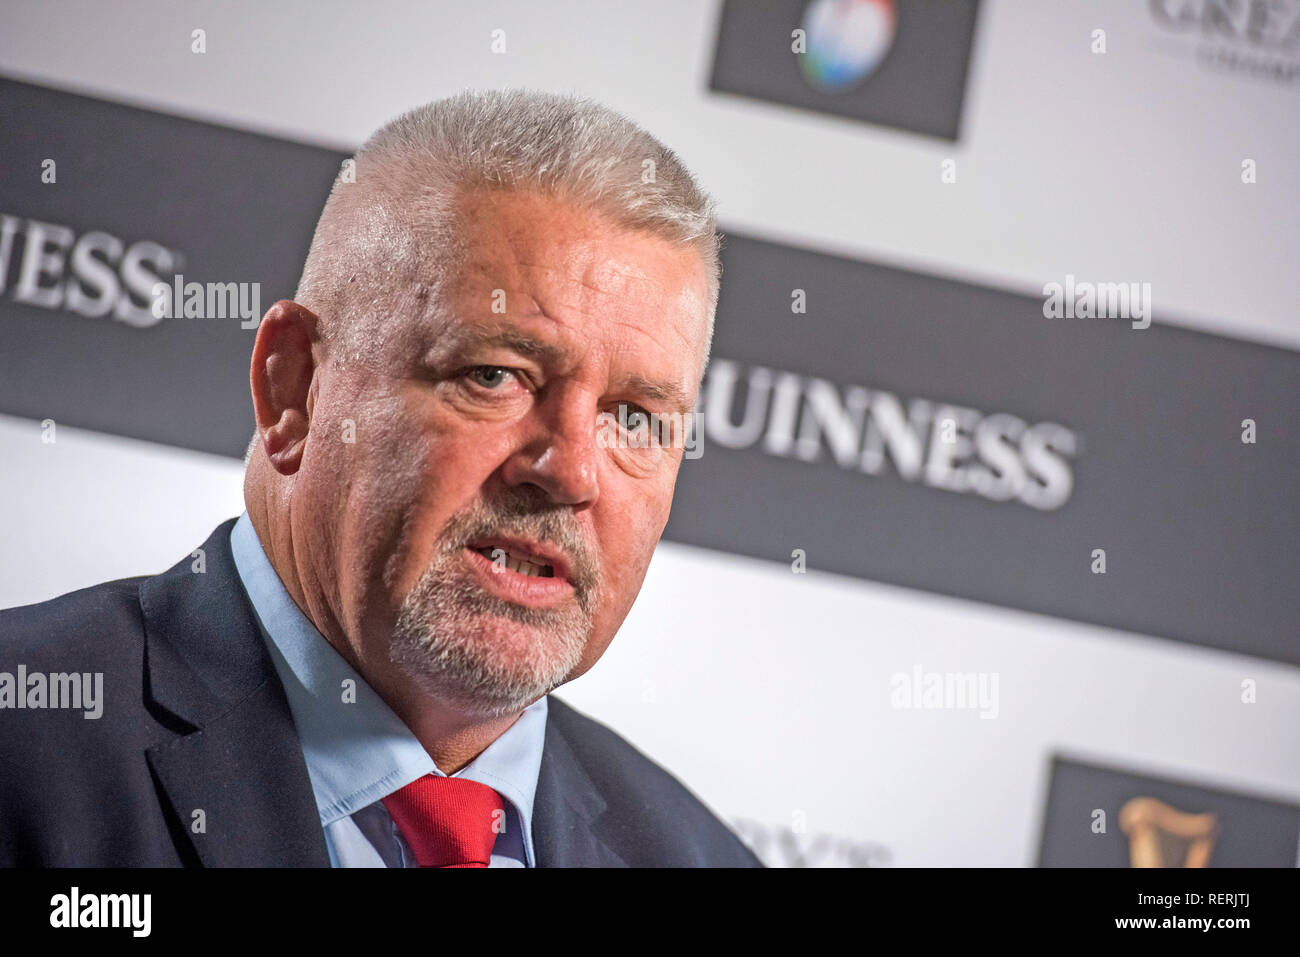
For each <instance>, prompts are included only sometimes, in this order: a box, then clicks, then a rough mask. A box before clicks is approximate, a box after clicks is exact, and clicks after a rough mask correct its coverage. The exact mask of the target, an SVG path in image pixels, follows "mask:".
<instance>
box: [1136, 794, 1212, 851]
mask: <svg viewBox="0 0 1300 957" xmlns="http://www.w3.org/2000/svg"><path fill="white" fill-rule="evenodd" d="M1119 826H1120V830H1122V831H1123V832H1124V833H1125V834H1126V835H1128V846H1129V861H1130V863H1131V864H1132V866H1133V867H1208V866H1209V864H1210V852H1211V851H1213V850H1214V839H1215V837H1216V836H1218V833H1219V824H1218V819H1217V817H1216V816H1215V815H1214V814H1187V813H1185V812H1183V811H1179V810H1177V809H1175V808H1172V807H1170V806H1169V805H1168V804H1165V803H1164V802H1163V801H1157V800H1156V799H1155V798H1153V797H1135V798H1133V799H1132V800H1130V801H1128V802H1126V803H1125V804H1124V806H1123V807H1122V808H1120V811H1119Z"/></svg>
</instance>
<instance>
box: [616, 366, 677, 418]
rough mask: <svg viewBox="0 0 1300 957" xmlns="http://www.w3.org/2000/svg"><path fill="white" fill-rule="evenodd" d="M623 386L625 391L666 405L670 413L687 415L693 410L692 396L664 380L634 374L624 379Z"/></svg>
mask: <svg viewBox="0 0 1300 957" xmlns="http://www.w3.org/2000/svg"><path fill="white" fill-rule="evenodd" d="M622 384H623V389H624V390H627V391H630V392H633V393H636V394H637V395H642V396H645V397H646V398H647V399H653V400H655V401H657V402H662V403H664V404H666V405H667V406H668V409H669V411H670V412H680V413H681V414H682V415H685V414H686V413H688V412H690V411H691V410H692V408H693V403H692V402H691V398H690V396H688V395H687V394H686V391H685V390H684V389H683V388H682V387H681V386H679V385H677V384H676V383H674V382H668V381H666V380H663V379H648V378H646V377H645V376H643V375H638V374H636V373H633V374H632V375H629V376H627V377H626V378H624V379H623V383H622Z"/></svg>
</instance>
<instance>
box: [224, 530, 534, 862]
mask: <svg viewBox="0 0 1300 957" xmlns="http://www.w3.org/2000/svg"><path fill="white" fill-rule="evenodd" d="M230 545H231V550H232V552H233V553H234V558H235V567H236V569H237V570H238V572H239V577H240V579H241V580H242V581H243V584H244V589H245V591H247V592H248V597H249V599H250V601H251V602H252V604H253V610H254V611H255V612H256V613H257V617H258V620H259V621H260V623H261V625H262V634H263V638H264V639H266V644H267V648H268V649H269V650H270V653H271V658H272V661H273V662H274V664H275V669H276V672H277V673H278V674H279V677H280V681H281V683H282V684H283V685H284V690H285V695H286V696H287V697H288V699H289V708H290V710H291V711H292V712H293V720H294V724H295V725H296V726H297V729H298V737H299V739H300V740H301V742H302V751H303V756H304V757H305V758H306V761H307V773H308V775H309V776H310V777H311V785H312V791H313V792H314V794H315V797H316V809H317V811H318V812H319V813H320V820H321V825H322V826H328V825H330V824H331V823H333V822H334V821H337V820H339V819H340V818H343V817H347V816H349V815H351V814H353V813H355V812H356V811H358V810H360V809H361V808H363V807H366V806H367V805H369V804H372V803H374V802H375V801H377V800H379V799H380V798H382V797H386V796H387V795H389V794H391V793H392V792H394V791H396V790H398V789H399V788H401V787H404V786H405V785H407V784H410V783H411V782H412V781H414V780H415V779H416V778H419V777H422V776H424V775H425V774H435V775H438V776H445V775H443V772H442V771H440V770H438V767H437V766H436V765H435V764H434V763H433V759H432V758H430V757H429V755H428V753H427V752H426V751H425V750H424V748H423V747H422V746H421V745H420V742H419V741H418V740H416V738H415V735H413V734H412V733H411V731H410V729H409V728H407V727H406V725H405V724H404V723H403V722H402V720H401V719H400V718H399V717H397V715H396V714H394V713H393V710H392V709H391V708H390V707H389V706H388V705H387V704H386V703H385V702H384V700H383V699H382V698H380V697H379V695H378V694H376V693H375V691H374V690H373V689H372V688H371V687H370V686H369V685H368V684H367V683H366V682H365V679H363V678H362V677H361V676H360V675H359V674H358V673H357V672H356V671H355V670H353V668H352V667H351V666H350V665H349V664H348V663H347V662H346V661H345V660H344V659H343V657H342V656H341V655H340V654H339V653H338V652H337V651H335V650H334V648H333V646H331V645H330V643H329V642H328V641H326V640H325V637H324V636H323V635H322V634H321V633H320V632H319V631H318V630H317V629H316V627H315V625H313V624H312V623H311V621H310V620H309V619H308V618H307V616H306V615H304V614H303V613H302V611H301V609H299V608H298V606H297V605H296V604H295V603H294V601H293V599H292V598H290V597H289V593H288V592H287V591H285V588H284V584H283V583H282V582H281V581H280V577H279V575H277V574H276V571H275V568H274V567H273V566H272V565H271V562H270V560H269V559H268V558H267V557H266V553H265V551H264V550H263V549H262V543H261V541H260V540H259V539H258V537H257V532H256V531H255V530H254V528H253V523H252V521H251V520H250V519H249V517H248V513H247V512H244V513H243V514H242V515H241V516H240V517H239V520H238V521H237V522H235V526H234V528H233V529H232V530H231V533H230ZM545 734H546V696H545V695H543V696H542V697H541V698H539V699H538V700H537V701H535V702H533V703H532V704H531V705H529V706H528V707H527V708H526V709H525V710H524V712H523V713H522V714H521V715H520V716H519V718H518V720H516V721H515V723H514V724H512V725H511V726H510V727H509V728H508V729H507V730H506V731H505V733H503V734H502V735H501V736H500V737H498V738H497V739H496V740H495V741H493V742H492V743H491V744H490V745H489V746H488V747H487V749H486V750H485V751H483V753H482V754H480V755H479V756H478V757H477V758H475V759H474V760H473V761H472V762H470V763H469V764H468V765H467V766H466V767H464V768H462V769H461V770H460V771H459V772H457V773H456V774H455V775H454V776H455V777H463V778H468V779H469V780H471V781H477V782H478V783H480V784H486V785H487V786H488V787H491V788H493V789H495V790H496V791H497V793H499V794H500V795H501V796H502V797H503V798H505V799H506V800H508V801H510V802H511V803H512V804H514V806H515V810H516V811H518V813H519V818H520V827H521V829H522V831H523V836H524V845H525V847H527V848H528V849H529V850H528V853H529V856H530V857H531V856H532V846H533V845H532V835H531V827H532V817H533V798H534V795H535V793H536V791H537V775H538V771H539V770H540V768H541V763H542V748H543V745H544V742H545Z"/></svg>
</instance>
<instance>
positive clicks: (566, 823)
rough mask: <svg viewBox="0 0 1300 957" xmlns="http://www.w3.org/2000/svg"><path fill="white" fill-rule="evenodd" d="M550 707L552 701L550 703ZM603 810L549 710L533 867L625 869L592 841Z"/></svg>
mask: <svg viewBox="0 0 1300 957" xmlns="http://www.w3.org/2000/svg"><path fill="white" fill-rule="evenodd" d="M554 701H555V699H551V703H554ZM605 807H606V804H605V799H604V798H603V797H601V795H600V792H599V791H598V790H597V789H596V786H595V784H594V783H592V780H591V778H590V777H589V776H588V775H587V772H586V771H584V770H583V768H582V765H581V763H579V761H578V758H577V755H575V754H574V753H573V748H572V747H571V745H570V744H569V741H568V739H566V738H565V736H564V734H563V733H562V732H561V731H560V729H559V727H558V726H557V725H556V723H555V720H554V718H553V717H552V713H551V709H550V708H548V709H547V718H546V743H545V745H544V747H543V749H542V766H541V769H540V770H539V771H538V775H537V794H536V796H535V797H534V798H533V849H534V851H535V852H536V854H537V866H538V867H627V863H626V862H625V861H624V860H623V859H622V858H621V857H619V856H618V854H617V853H615V852H614V850H613V849H611V848H610V847H609V846H608V845H607V844H606V843H605V842H604V841H602V840H601V839H600V838H599V837H597V835H596V832H595V827H596V823H597V821H598V820H599V818H600V816H601V815H602V814H604V813H605Z"/></svg>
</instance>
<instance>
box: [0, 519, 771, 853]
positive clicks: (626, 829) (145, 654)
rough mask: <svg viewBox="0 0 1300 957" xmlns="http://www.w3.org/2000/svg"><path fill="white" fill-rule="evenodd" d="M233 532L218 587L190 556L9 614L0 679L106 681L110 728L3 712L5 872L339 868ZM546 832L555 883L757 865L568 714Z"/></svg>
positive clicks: (567, 710)
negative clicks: (590, 870)
mask: <svg viewBox="0 0 1300 957" xmlns="http://www.w3.org/2000/svg"><path fill="white" fill-rule="evenodd" d="M233 524H234V520H233V519H231V520H230V521H227V522H224V523H223V524H221V525H220V526H218V527H217V529H216V531H214V532H213V533H212V535H211V536H210V537H209V538H208V540H207V541H206V542H205V543H204V544H203V546H202V548H203V551H204V558H205V562H206V570H205V571H204V572H203V573H198V572H195V571H194V570H193V569H192V567H191V566H192V563H193V559H192V558H189V557H187V558H185V559H183V560H182V561H180V562H179V563H177V564H176V565H175V566H174V567H173V568H171V569H170V570H168V571H166V572H164V573H163V574H161V575H156V576H153V577H140V578H129V579H123V580H121V581H115V582H107V583H105V584H102V585H95V586H93V587H91V588H85V589H82V590H81V591H76V592H71V593H69V594H66V595H62V596H60V597H58V598H54V599H52V600H50V601H47V602H43V603H41V604H37V605H28V606H26V607H22V608H13V609H9V610H6V611H0V671H3V672H9V673H11V674H15V673H16V669H17V666H18V665H20V664H21V665H26V669H27V673H28V674H29V675H30V674H32V673H36V672H43V673H47V674H48V673H57V672H81V673H84V672H91V673H94V672H103V675H104V678H103V714H102V716H101V717H99V718H98V719H94V720H87V719H86V718H85V717H84V712H83V711H80V710H71V709H66V710H54V709H49V710H32V709H23V710H10V709H7V708H6V709H3V710H0V866H10V867H12V866H114V867H167V866H182V865H188V866H208V867H232V866H277V867H278V866H284V867H294V866H297V867H327V866H329V858H328V854H327V852H326V849H325V837H324V833H323V831H322V829H321V824H320V818H319V816H318V814H317V811H316V802H315V800H314V799H313V796H312V788H311V782H310V780H309V778H308V776H307V765H306V762H305V760H304V759H303V755H302V749H301V746H300V744H299V740H298V734H297V731H296V729H295V728H294V723H293V717H292V714H291V713H290V710H289V704H288V701H287V700H286V698H285V694H284V689H283V687H282V686H281V684H280V680H279V678H278V676H277V675H276V672H275V668H274V665H273V664H272V662H271V658H270V655H269V654H268V652H267V649H266V645H265V643H264V641H263V639H262V637H261V634H260V631H259V629H258V626H257V623H256V619H255V617H254V613H253V609H252V605H251V604H250V603H249V600H248V596H247V595H246V593H245V592H244V589H243V585H242V583H241V582H240V580H239V575H238V573H237V572H236V570H235V564H234V559H233V558H232V557H231V553H230V529H231V526H232V525H233ZM19 690H20V693H21V690H22V689H19ZM196 811H202V812H203V813H202V815H201V816H199V815H196V814H195V812H196ZM200 822H201V824H202V826H201V827H199V826H198V825H199V823H200ZM532 824H533V842H534V849H535V851H536V860H537V864H538V866H540V867H582V866H589V867H621V866H630V867H647V866H649V867H654V866H661V867H662V866H667V867H674V866H688V867H689V866H722V867H757V866H760V864H759V862H758V859H757V858H756V857H755V856H754V855H753V854H752V853H751V852H750V851H749V849H748V848H746V847H745V846H744V844H742V843H741V841H740V840H739V839H738V838H737V837H736V836H735V835H734V834H733V833H732V832H731V831H730V830H728V829H727V827H726V826H724V825H723V824H722V822H720V821H719V820H718V819H717V818H716V817H715V816H714V815H713V814H712V813H711V812H710V811H709V810H708V809H707V808H706V807H705V806H704V805H703V804H702V803H700V801H699V800H698V799H696V798H695V797H694V796H693V795H692V794H691V793H690V792H689V791H688V790H687V789H686V788H685V787H683V786H682V785H681V784H680V783H679V782H678V781H677V780H675V779H674V778H673V777H672V776H671V775H669V774H668V773H667V772H666V771H664V770H663V769H662V768H660V767H658V766H657V765H656V764H654V763H653V762H652V761H650V760H649V759H648V758H646V757H645V756H644V755H642V754H641V753H639V752H638V751H637V750H636V749H635V748H633V747H632V746H631V745H630V744H628V743H627V742H626V741H624V740H623V739H622V738H620V737H619V736H618V735H617V734H615V733H614V732H613V731H611V730H609V729H608V728H606V727H604V726H603V725H601V724H598V723H597V722H595V721H593V720H591V719H590V718H587V717H585V716H584V715H582V714H580V713H578V712H577V711H575V710H574V709H573V708H571V707H569V706H568V705H566V704H564V703H563V702H562V701H560V700H559V699H557V698H555V697H552V698H550V700H549V701H548V707H547V720H546V739H545V746H544V748H543V752H542V763H541V770H540V773H539V776H538V782H537V795H536V799H535V802H534V808H533V821H532Z"/></svg>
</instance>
